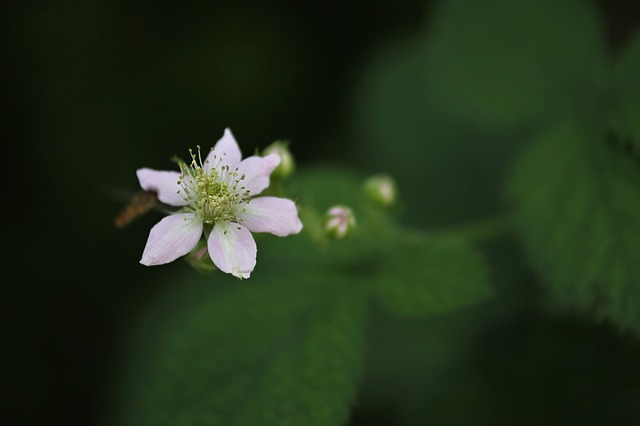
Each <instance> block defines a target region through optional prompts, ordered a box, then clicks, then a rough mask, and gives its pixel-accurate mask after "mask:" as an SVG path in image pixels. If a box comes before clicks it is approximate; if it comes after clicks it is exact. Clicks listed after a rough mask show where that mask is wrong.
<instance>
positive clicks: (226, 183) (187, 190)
mask: <svg viewBox="0 0 640 426" xmlns="http://www.w3.org/2000/svg"><path fill="white" fill-rule="evenodd" d="M198 151H200V147H198ZM190 152H191V151H190ZM191 159H192V161H191V164H190V165H189V166H187V164H186V163H184V162H180V163H178V165H179V166H180V171H181V172H182V174H181V175H180V180H179V181H178V184H179V185H180V186H181V187H182V190H180V191H178V192H180V193H181V194H182V197H183V198H184V199H185V201H187V202H188V203H189V205H188V206H186V207H185V211H188V212H191V213H194V214H195V215H196V216H197V217H198V218H199V219H201V220H202V221H203V222H204V223H208V224H214V223H215V222H220V221H221V222H235V223H240V219H239V218H238V216H237V214H238V213H239V212H240V213H242V212H245V211H246V209H245V208H244V205H245V204H246V203H247V202H248V200H247V199H246V198H247V197H249V191H248V190H246V189H245V187H244V186H240V185H241V183H242V181H243V180H244V179H245V177H246V176H245V175H244V174H243V175H242V176H238V169H237V168H236V169H235V170H233V171H231V170H230V169H229V166H227V165H223V166H220V162H221V161H220V160H221V159H218V158H217V157H214V161H217V164H216V165H215V166H214V167H211V169H210V171H209V173H207V172H206V171H205V170H204V168H203V167H202V160H201V159H200V164H198V162H197V161H196V156H195V155H194V154H193V153H191Z"/></svg>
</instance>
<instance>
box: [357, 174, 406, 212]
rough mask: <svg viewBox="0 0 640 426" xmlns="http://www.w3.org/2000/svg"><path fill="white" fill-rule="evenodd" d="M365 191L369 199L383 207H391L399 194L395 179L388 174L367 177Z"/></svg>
mask: <svg viewBox="0 0 640 426" xmlns="http://www.w3.org/2000/svg"><path fill="white" fill-rule="evenodd" d="M364 191H365V195H366V197H367V199H369V200H370V201H372V202H374V203H375V204H377V205H379V206H381V207H391V206H392V205H393V204H394V203H395V201H396V198H397V195H398V190H397V186H396V182H395V180H394V179H393V178H392V177H391V176H389V175H386V174H380V175H376V176H372V177H370V178H369V179H367V180H366V181H365V183H364Z"/></svg>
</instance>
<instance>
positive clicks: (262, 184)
mask: <svg viewBox="0 0 640 426" xmlns="http://www.w3.org/2000/svg"><path fill="white" fill-rule="evenodd" d="M278 164H280V156H279V155H278V154H271V155H267V156H266V157H249V158H245V159H244V160H242V163H240V164H239V165H238V177H242V176H243V175H244V179H242V180H241V181H240V185H241V186H242V187H243V188H244V189H243V190H242V191H239V192H243V193H244V192H245V191H249V195H250V196H251V195H258V194H260V193H261V192H262V191H264V190H265V188H266V187H268V186H269V176H270V175H271V173H272V172H273V171H274V170H275V169H276V167H278Z"/></svg>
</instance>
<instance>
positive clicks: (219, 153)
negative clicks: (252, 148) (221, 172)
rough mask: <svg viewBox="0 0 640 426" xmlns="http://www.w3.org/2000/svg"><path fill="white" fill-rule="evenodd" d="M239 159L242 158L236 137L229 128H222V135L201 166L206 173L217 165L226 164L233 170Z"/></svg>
mask: <svg viewBox="0 0 640 426" xmlns="http://www.w3.org/2000/svg"><path fill="white" fill-rule="evenodd" d="M240 160H242V153H241V152H240V147H239V146H238V142H236V138H234V137H233V133H231V130H230V129H229V128H226V129H224V135H222V137H221V138H220V140H218V142H216V144H215V146H214V147H213V149H212V150H211V152H210V153H209V155H207V158H206V159H205V160H204V164H203V165H202V168H203V169H204V171H205V172H207V173H209V171H211V168H212V167H216V168H217V167H218V165H221V166H225V165H226V166H229V169H230V170H233V169H235V168H236V166H237V165H238V164H240Z"/></svg>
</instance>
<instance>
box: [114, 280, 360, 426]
mask: <svg viewBox="0 0 640 426" xmlns="http://www.w3.org/2000/svg"><path fill="white" fill-rule="evenodd" d="M255 275H258V274H255ZM218 276H219V275H218ZM259 277H260V276H259V275H258V276H257V277H253V276H252V278H251V281H248V282H247V283H239V282H237V280H227V283H228V284H229V286H232V287H231V288H228V289H226V290H220V289H219V288H220V286H221V285H222V284H223V283H224V280H223V279H217V280H216V282H212V281H213V280H212V279H211V277H207V278H202V277H200V276H198V275H196V274H193V273H189V274H188V275H186V276H185V277H182V279H177V280H172V282H170V283H169V285H170V286H169V287H168V288H167V290H166V291H165V292H164V293H163V294H161V295H160V297H159V298H158V299H157V300H156V301H154V303H153V305H152V307H151V308H150V309H149V310H148V311H147V312H145V313H144V315H143V316H142V317H141V318H140V320H139V322H138V323H137V325H136V328H135V330H134V333H133V334H132V336H131V340H130V344H131V349H132V352H131V356H130V357H129V358H128V359H127V370H126V374H125V376H124V380H123V382H122V391H123V394H122V396H121V398H120V404H119V406H118V415H117V416H116V418H115V419H114V421H113V423H114V424H118V425H120V424H131V425H176V424H180V425H203V424H207V425H225V426H227V425H254V424H255V425H331V424H336V425H338V424H343V423H345V422H346V420H347V418H348V413H349V409H350V404H351V403H352V402H353V400H354V397H355V393H356V383H357V379H358V377H359V375H360V370H361V363H362V350H363V321H364V317H365V304H364V298H363V297H361V295H360V294H359V293H358V291H357V290H355V289H357V287H355V286H353V285H351V286H350V285H349V284H350V282H348V281H346V280H344V279H340V277H327V276H324V277H322V276H320V275H318V274H314V273H311V274H308V275H304V274H297V275H295V276H283V275H282V274H280V275H277V274H271V275H270V278H269V279H260V278H259ZM216 288H218V290H216Z"/></svg>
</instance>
